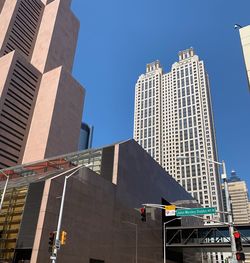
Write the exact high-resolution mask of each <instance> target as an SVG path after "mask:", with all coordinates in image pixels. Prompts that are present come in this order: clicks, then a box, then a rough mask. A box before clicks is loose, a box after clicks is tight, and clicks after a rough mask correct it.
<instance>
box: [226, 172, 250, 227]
mask: <svg viewBox="0 0 250 263" xmlns="http://www.w3.org/2000/svg"><path fill="white" fill-rule="evenodd" d="M223 188H224V186H223ZM228 192H229V195H230V199H231V204H232V213H233V220H234V223H235V224H248V223H250V211H249V201H248V189H247V185H246V182H245V181H242V180H241V179H240V178H239V177H238V176H237V175H236V172H235V171H232V172H231V177H230V178H229V179H228ZM223 193H224V191H223ZM223 197H224V196H223ZM224 199H225V198H224ZM224 206H225V205H224Z"/></svg>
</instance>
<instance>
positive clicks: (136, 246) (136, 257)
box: [135, 224, 138, 263]
mask: <svg viewBox="0 0 250 263" xmlns="http://www.w3.org/2000/svg"><path fill="white" fill-rule="evenodd" d="M135 234H136V236H135V263H137V260H138V231H137V224H135Z"/></svg>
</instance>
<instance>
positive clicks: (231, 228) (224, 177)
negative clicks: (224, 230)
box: [221, 161, 238, 263]
mask: <svg viewBox="0 0 250 263" xmlns="http://www.w3.org/2000/svg"><path fill="white" fill-rule="evenodd" d="M222 172H223V174H222V176H221V177H222V180H223V183H224V189H225V198H226V206H227V212H228V227H229V235H230V241H231V252H232V260H231V263H238V260H237V258H236V252H237V251H236V243H235V239H234V223H233V215H232V209H231V201H230V197H229V191H228V182H227V171H226V164H225V162H224V161H222Z"/></svg>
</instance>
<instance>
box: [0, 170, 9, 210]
mask: <svg viewBox="0 0 250 263" xmlns="http://www.w3.org/2000/svg"><path fill="white" fill-rule="evenodd" d="M2 174H3V175H4V176H6V177H7V180H6V182H5V185H4V189H3V194H2V197H1V203H0V212H1V211H2V206H3V200H4V197H5V193H6V190H7V185H8V182H9V179H10V176H9V175H6V174H5V173H2Z"/></svg>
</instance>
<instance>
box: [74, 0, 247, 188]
mask: <svg viewBox="0 0 250 263" xmlns="http://www.w3.org/2000/svg"><path fill="white" fill-rule="evenodd" d="M72 9H73V11H74V13H75V14H76V16H77V17H78V18H79V20H80V23H81V28H80V33H79V41H78V47H77V53H76V57H75V65H74V76H75V77H76V79H77V80H78V81H79V82H80V83H81V84H83V85H84V87H85V89H86V98H85V107H84V116H83V119H84V121H85V122H87V123H88V124H92V125H94V128H95V130H94V145H93V146H94V147H98V146H104V145H107V144H111V143H114V142H118V141H122V140H127V139H129V138H132V137H133V111H134V86H135V83H136V80H137V78H138V76H139V75H140V74H142V73H144V72H145V66H146V64H147V63H150V62H152V61H154V60H156V59H159V60H160V62H161V64H162V66H163V68H164V71H165V72H168V71H169V70H170V67H171V65H172V64H173V63H174V62H175V61H177V59H178V51H180V50H183V49H186V48H189V47H191V46H192V47H193V48H194V49H195V52H196V53H197V54H198V55H199V57H200V58H201V59H202V60H204V61H205V66H206V69H207V72H208V74H209V77H210V84H211V93H212V101H213V111H214V118H215V128H216V135H217V145H218V153H219V159H220V160H222V159H224V160H225V161H226V165H227V170H228V173H229V172H230V171H231V170H232V169H235V170H236V172H237V174H238V176H240V177H241V178H242V179H244V180H247V182H248V188H250V92H249V91H248V87H247V80H246V73H245V68H244V62H243V57H242V51H241V46H240V39H239V34H238V31H237V30H234V24H235V23H238V24H241V25H248V24H250V1H249V0H237V1H235V0H203V1H201V0H188V1H187V0H172V1H171V0H105V1H103V0H90V1H89V0H88V1H87V0H73V1H72Z"/></svg>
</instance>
